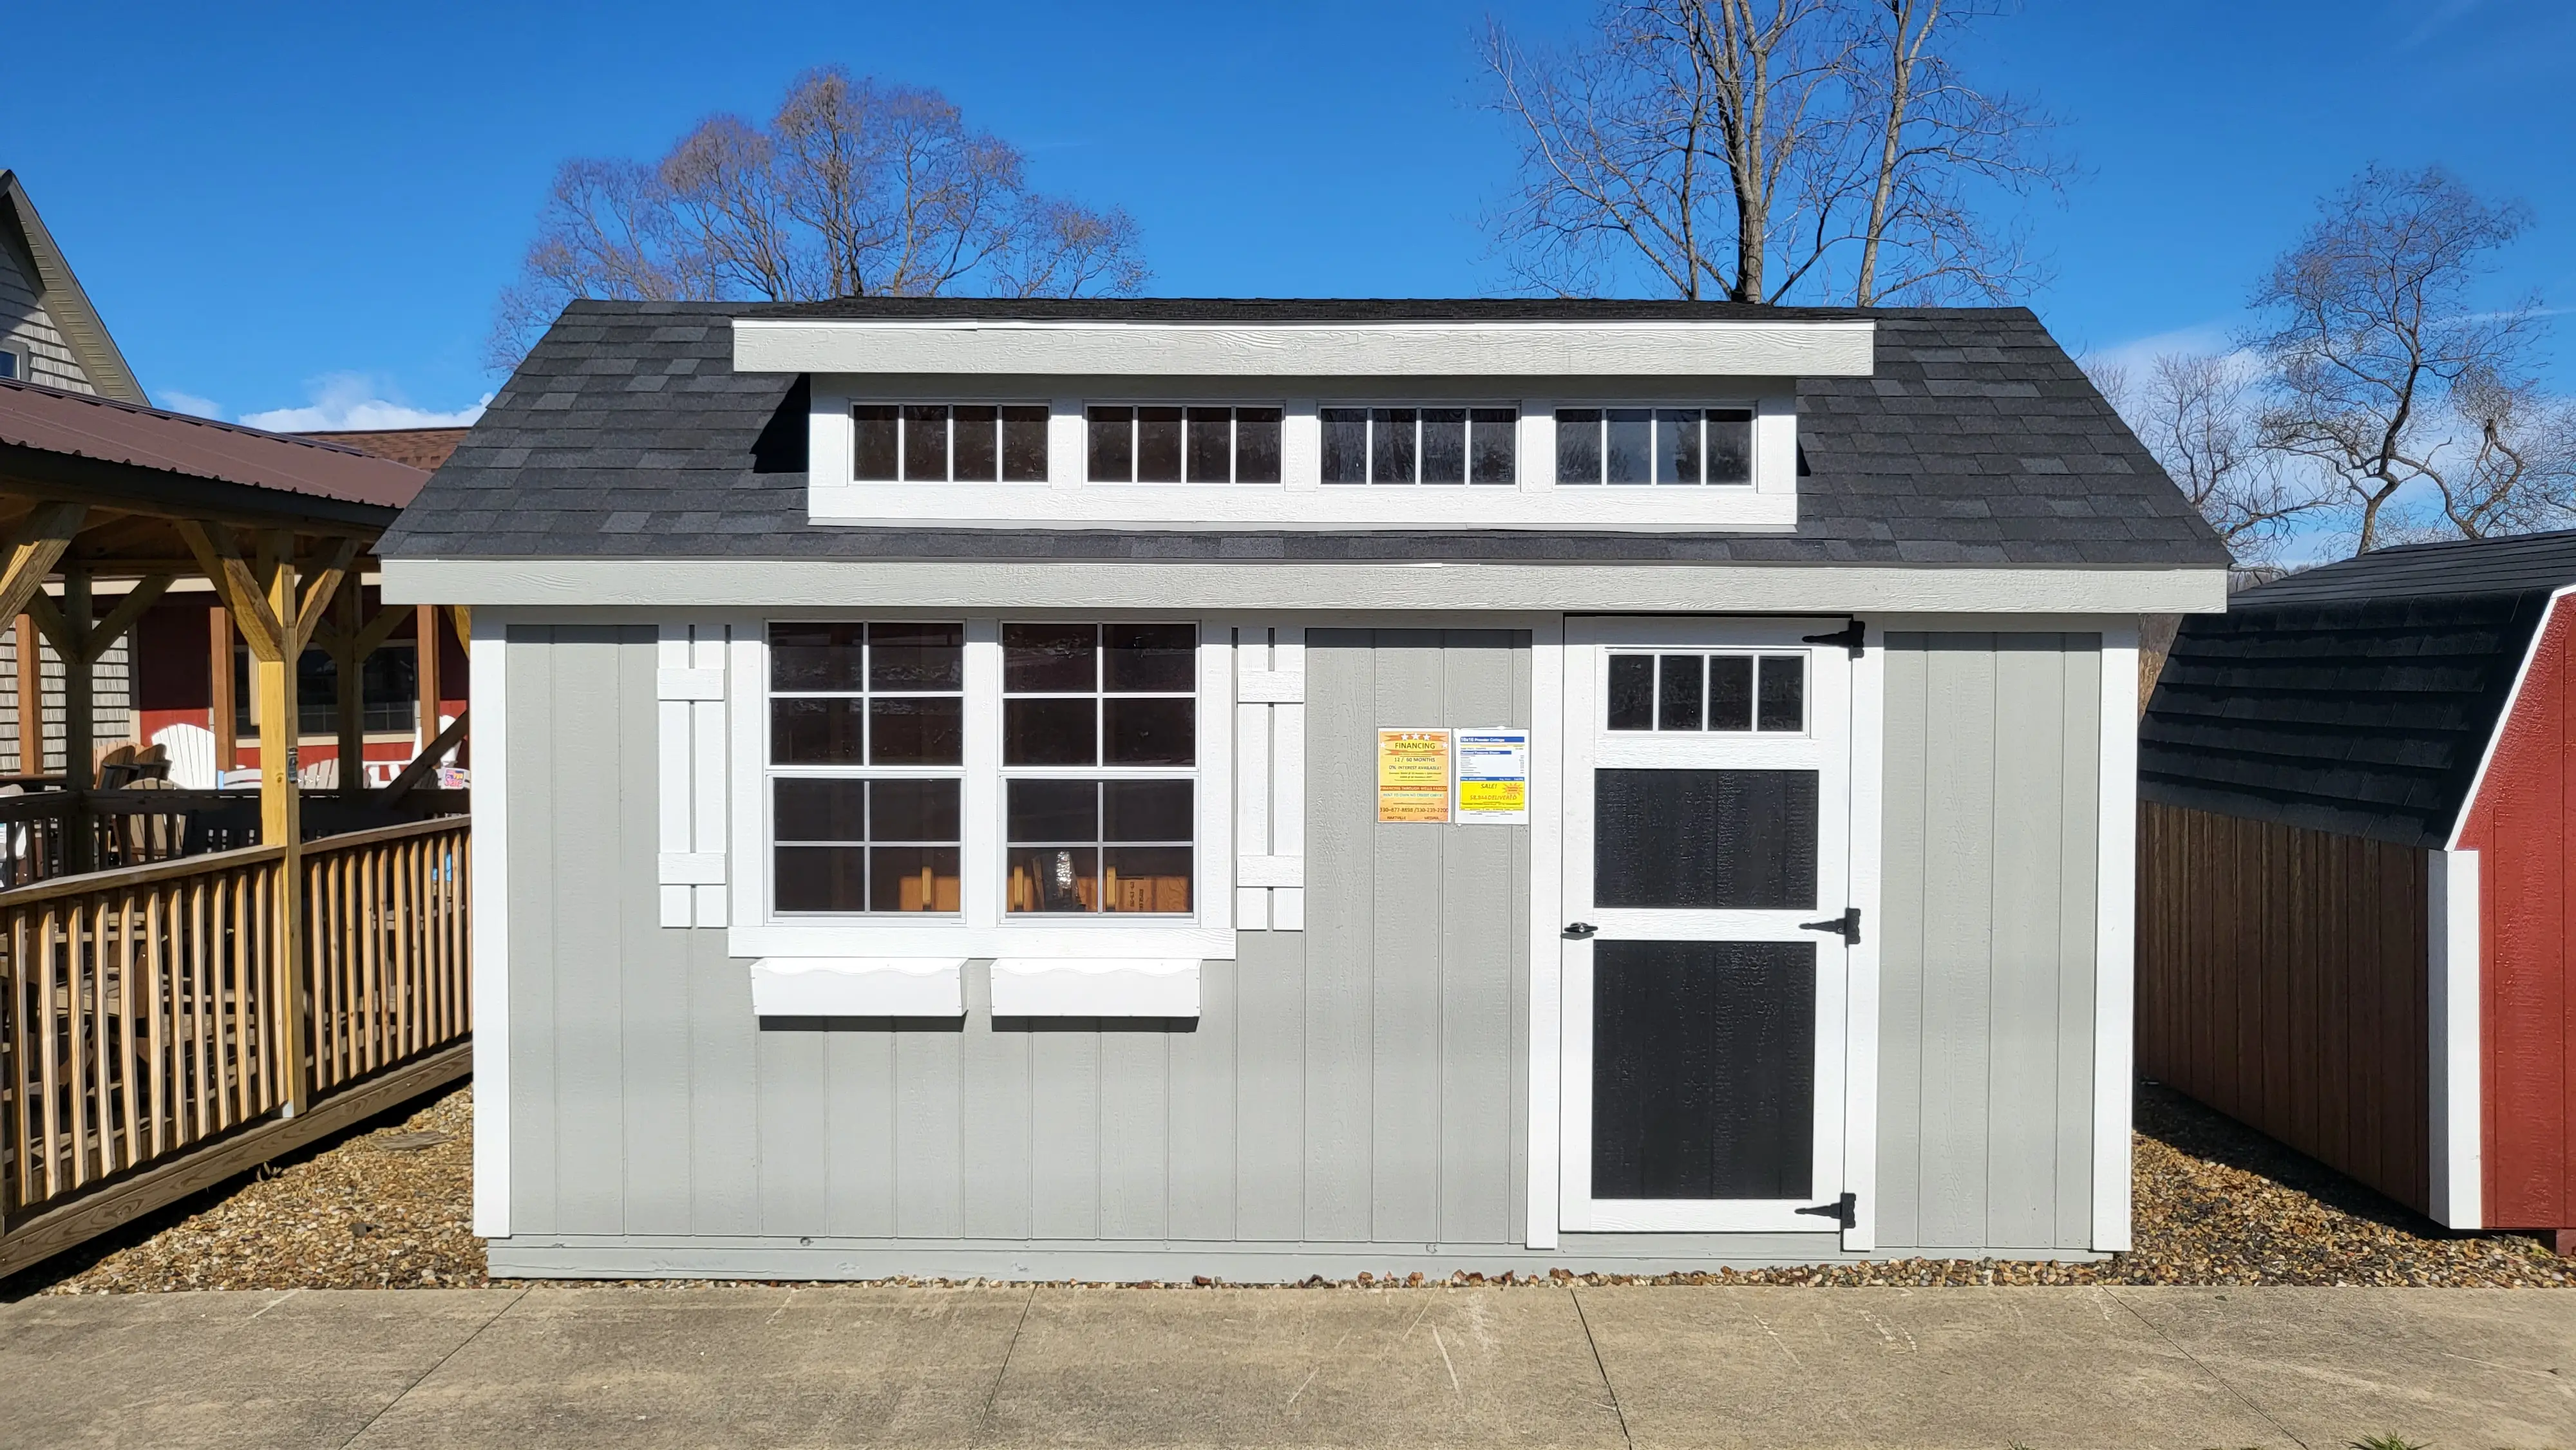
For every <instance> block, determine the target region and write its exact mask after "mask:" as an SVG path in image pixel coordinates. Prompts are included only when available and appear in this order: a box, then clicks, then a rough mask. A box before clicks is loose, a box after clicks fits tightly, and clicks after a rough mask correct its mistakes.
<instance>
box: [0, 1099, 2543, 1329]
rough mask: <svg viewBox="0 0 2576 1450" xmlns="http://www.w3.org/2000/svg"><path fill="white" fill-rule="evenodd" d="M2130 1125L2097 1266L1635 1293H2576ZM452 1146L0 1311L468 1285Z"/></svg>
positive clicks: (2245, 1155)
mask: <svg viewBox="0 0 2576 1450" xmlns="http://www.w3.org/2000/svg"><path fill="white" fill-rule="evenodd" d="M2138 1129H2139V1131H2138V1151H2137V1207H2136V1221H2135V1222H2136V1243H2137V1247H2136V1250H2135V1252H2132V1253H2128V1254H2123V1255H2120V1256H2119V1257H2117V1258H2114V1259H2112V1260H2111V1261H2109V1262H2107V1263H2100V1264H2020V1263H1999V1262H1996V1261H1993V1260H1974V1259H1905V1260H1896V1261H1890V1262H1883V1263H1872V1264H1862V1265H1832V1266H1823V1267H1817V1268H1803V1269H1763V1270H1754V1271H1736V1270H1722V1271H1719V1272H1717V1273H1711V1274H1682V1275H1672V1276H1668V1277H1665V1278H1661V1279H1656V1280H1652V1281H1651V1282H1658V1283H1711V1284H1715V1283H1731V1284H1825V1285H1852V1284H2360V1285H2369V1284H2391V1285H2474V1286H2484V1287H2522V1288H2542V1287H2555V1288H2576V1260H2568V1259H2561V1258H2559V1257H2557V1256H2556V1255H2554V1254H2552V1253H2550V1252H2549V1251H2548V1249H2547V1248H2545V1247H2544V1246H2543V1245H2542V1244H2541V1243H2540V1242H2539V1240H2537V1239H2535V1238H2533V1237H2532V1236H2530V1235H2527V1234H2508V1233H2496V1234H2453V1233H2449V1232H2446V1231H2445V1230H2443V1229H2441V1228H2439V1227H2437V1226H2435V1225H2434V1224H2432V1223H2430V1222H2428V1221H2426V1220H2425V1219H2423V1218H2421V1217H2419V1216H2417V1215H2416V1214H2414V1213H2413V1212H2411V1211H2409V1210H2407V1209H2405V1208H2401V1207H2399V1206H2398V1205H2396V1204H2394V1203H2392V1202H2390V1201H2388V1200H2387V1199H2385V1198H2382V1197H2380V1196H2379V1195H2378V1194H2376V1193H2373V1192H2372V1191H2370V1190H2369V1189H2367V1188H2364V1187H2362V1186H2361V1185H2359V1184H2357V1183H2354V1182H2353V1181H2352V1180H2350V1179H2348V1178H2345V1177H2343V1176H2342V1175H2340V1174H2337V1173H2335V1172H2334V1171H2332V1170H2331V1169H2328V1168H2326V1167H2324V1166H2323V1165H2321V1164H2318V1163H2317V1162H2315V1161H2314V1160H2312V1159H2308V1158H2304V1157H2301V1156H2300V1155H2299V1154H2296V1153H2293V1152H2291V1151H2290V1150H2289V1149H2287V1148H2284V1147H2282V1146H2281V1145H2279V1144H2278V1143H2275V1142H2273V1141H2272V1140H2270V1139H2268V1138H2265V1137H2263V1136H2261V1135H2260V1134H2257V1133H2255V1132H2253V1131H2251V1130H2249V1129H2247V1128H2244V1127H2242V1126H2240V1125H2238V1124H2236V1123H2234V1122H2231V1121H2229V1120H2228V1119H2226V1118H2223V1117H2220V1116H2219V1115H2217V1114H2216V1113H2213V1112H2210V1111H2209V1110H2208V1109H2206V1108H2202V1107H2200V1106H2199V1105H2197V1104H2195V1103H2192V1102H2190V1101H2189V1100H2187V1099H2185V1098H2182V1097H2180V1096H2178V1095H2176V1094H2174V1093H2172V1092H2169V1091H2167V1090H2165V1089H2163V1088H2161V1087H2156V1086H2153V1085H2146V1086H2142V1087H2141V1088H2140V1089H2139V1093H2138ZM472 1134H473V1093H472V1090H471V1089H470V1088H460V1089H458V1090H457V1091H455V1092H453V1093H450V1094H448V1095H447V1096H446V1097H443V1098H440V1099H438V1100H437V1101H436V1102H434V1103H431V1104H430V1105H428V1106H427V1107H424V1108H421V1109H419V1110H418V1111H416V1112H413V1113H411V1114H410V1115H409V1116H408V1117H404V1118H402V1119H400V1120H399V1121H396V1120H395V1118H394V1117H393V1116H392V1115H388V1116H387V1117H385V1118H381V1119H378V1120H377V1121H376V1122H374V1123H371V1124H366V1125H362V1126H361V1127H360V1128H358V1129H356V1130H354V1131H353V1132H351V1133H350V1134H348V1135H346V1136H343V1137H342V1138H340V1139H338V1140H337V1141H335V1142H331V1143H326V1144H321V1145H317V1146H316V1147H314V1148H311V1149H308V1150H306V1151H305V1152H303V1153H301V1154H299V1155H297V1156H296V1157H295V1158H292V1159H288V1160H284V1161H282V1162H280V1163H277V1164H272V1165H270V1167H269V1168H268V1169H266V1170H263V1171H262V1172H261V1173H260V1174H258V1175H255V1176H253V1177H251V1178H247V1179H243V1180H237V1181H236V1182H235V1183H233V1184H229V1185H225V1186H223V1187H221V1188H217V1189H214V1190H210V1191H209V1192H208V1193H206V1194H203V1195H200V1196H199V1197H198V1198H196V1199H193V1200H191V1201H189V1202H187V1203H183V1204H178V1205H174V1206H173V1207H171V1208H169V1209H166V1210H164V1211H163V1212H162V1213H160V1214H157V1215H154V1216H152V1217H151V1218H148V1219H145V1220H143V1221H141V1222H139V1223H137V1224H133V1225H129V1226H128V1227H127V1228H125V1229H123V1230H120V1231H119V1232H118V1233H116V1234H114V1235H111V1236H109V1237H108V1238H106V1239H102V1240H99V1241H96V1242H93V1243H91V1244H88V1245H85V1246H84V1247H83V1248H81V1249H79V1250H76V1251H74V1252H73V1253H70V1254H66V1255H64V1256H62V1257H61V1258H58V1259H56V1260H53V1261H52V1262H50V1263H48V1264H44V1265H40V1266H38V1267H37V1268H36V1269H34V1270H32V1271H30V1272H28V1273H25V1274H21V1275H19V1276H18V1277H17V1279H15V1280H13V1281H10V1282H7V1283H0V1298H16V1297H18V1296H20V1295H24V1294H31V1293H45V1294H115V1293H142V1292H157V1291H166V1290H174V1289H267V1288H278V1289H285V1288H311V1289H348V1288H379V1287H384V1288H415V1287H417V1288H431V1287H436V1288H453V1287H459V1286H467V1285H478V1284H482V1283H485V1282H486V1280H485V1277H484V1272H483V1246H482V1243H481V1241H479V1240H477V1239H476V1238H474V1237H473V1235H472V1234H470V1233H468V1232H467V1224H468V1205H469V1203H470V1200H471V1196H472V1187H473V1166H474V1165H473V1137H472ZM1559 1277H1563V1275H1562V1273H1561V1271H1560V1274H1559ZM1587 1281H1595V1280H1589V1279H1588V1280H1587ZM1598 1281H1609V1276H1603V1278H1602V1279H1601V1280H1598ZM1617 1281H1622V1282H1647V1281H1644V1280H1632V1279H1628V1278H1627V1276H1618V1277H1617ZM659 1282H660V1283H662V1284H664V1285H668V1284H669V1281H659ZM1354 1282H1355V1283H1375V1284H1386V1283H1399V1282H1404V1283H1420V1282H1422V1276H1421V1275H1419V1274H1405V1275H1402V1276H1401V1277H1399V1274H1395V1273H1390V1274H1387V1275H1384V1276H1382V1277H1381V1276H1378V1275H1364V1276H1362V1277H1361V1278H1360V1279H1359V1280H1357V1281H1354Z"/></svg>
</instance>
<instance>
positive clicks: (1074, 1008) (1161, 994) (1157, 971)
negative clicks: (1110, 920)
mask: <svg viewBox="0 0 2576 1450" xmlns="http://www.w3.org/2000/svg"><path fill="white" fill-rule="evenodd" d="M993 1015H994V1016H996V1017H1196V1016H1198V1015H1199V962H1198V959H1197V958H1195V957H1111V958H1096V959H1092V960H1077V959H1068V958H1064V957H996V958H994V959H993Z"/></svg>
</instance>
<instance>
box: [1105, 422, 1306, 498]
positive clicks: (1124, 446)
mask: <svg viewBox="0 0 2576 1450" xmlns="http://www.w3.org/2000/svg"><path fill="white" fill-rule="evenodd" d="M1279 417H1280V410H1279V409H1277V408H1275V407H1274V408H1230V407H1183V406H1181V405H1178V404H1147V405H1142V406H1136V407H1127V406H1123V405H1122V406H1111V407H1096V408H1093V409H1091V410H1090V411H1089V433H1090V449H1089V452H1090V469H1089V478H1090V481H1091V482H1093V483H1277V482H1278V481H1279Z"/></svg>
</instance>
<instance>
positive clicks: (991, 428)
mask: <svg viewBox="0 0 2576 1450" xmlns="http://www.w3.org/2000/svg"><path fill="white" fill-rule="evenodd" d="M850 417H851V421H852V423H853V425H854V430H853V433H852V436H851V444H852V449H851V454H850V461H851V476H852V477H853V478H854V479H856V480H857V481H859V482H863V483H864V482H875V483H893V482H905V483H1044V482H1046V477H1047V409H1046V405H1045V404H1043V403H1001V404H994V403H901V404H895V403H862V404H860V405H858V406H857V407H855V408H852V409H851V410H850Z"/></svg>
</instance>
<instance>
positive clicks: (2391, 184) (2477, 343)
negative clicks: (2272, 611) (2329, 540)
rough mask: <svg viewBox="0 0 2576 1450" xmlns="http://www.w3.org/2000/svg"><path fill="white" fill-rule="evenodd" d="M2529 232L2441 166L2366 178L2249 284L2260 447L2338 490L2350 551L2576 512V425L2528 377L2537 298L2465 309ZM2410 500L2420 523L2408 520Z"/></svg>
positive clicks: (2507, 209)
mask: <svg viewBox="0 0 2576 1450" xmlns="http://www.w3.org/2000/svg"><path fill="white" fill-rule="evenodd" d="M2526 220H2527V213H2526V212H2525V211H2524V209H2523V208H2522V207H2520V206H2519V205H2515V204H2498V203H2491V202H2488V201H2485V200H2482V199H2481V198H2479V197H2478V196H2477V195H2476V194H2475V193H2473V192H2471V191H2470V190H2469V189H2468V187H2467V186H2465V185H2464V184H2462V183H2461V182H2460V180H2459V179H2458V178H2457V177H2454V176H2452V175H2451V174H2450V173H2449V172H2447V171H2445V170H2443V169H2441V168H2440V167H2427V168H2425V169H2424V170H2421V171H2396V170H2391V169H2388V168H2385V167H2379V166H2373V167H2371V168H2369V169H2368V170H2366V171H2364V172H2363V173H2362V174H2361V175H2360V176H2359V177H2358V178H2356V179H2355V180H2354V181H2353V182H2352V183H2351V184H2350V185H2348V186H2346V187H2344V188H2343V189H2342V190H2340V191H2338V192H2336V193H2334V194H2333V195H2331V196H2329V197H2327V198H2325V199H2324V201H2323V202H2322V203H2321V205H2320V207H2319V216H2318V219H2317V221H2316V223H2315V224H2314V225H2312V226H2311V227H2310V228H2309V229H2308V231H2307V234H2306V235H2305V236H2303V237H2302V238H2300V240H2299V242H2298V244H2297V245H2296V246H2293V247H2292V248H2291V249H2290V250H2289V251H2287V252H2285V253H2283V254H2282V255H2281V257H2280V259H2279V260H2278V261H2277V262H2275V263H2274V264H2273V267H2272V271H2271V273H2270V275H2269V276H2267V277H2266V278H2265V279H2264V280H2263V282H2262V284H2261V285H2260V286H2259V287H2257V288H2256V290H2255V295H2254V305H2255V306H2256V308H2257V309H2258V310H2259V311H2260V312H2261V314H2262V315H2263V326H2262V330H2260V331H2259V332H2257V333H2256V334H2255V335H2254V336H2253V337H2252V338H2251V339H2250V341H2251V343H2252V345H2253V346H2254V347H2255V348H2257V349H2258V350H2259V351H2260V352H2261V354H2262V355H2263V357H2264V359H2265V361H2266V362H2267V363H2268V365H2269V366H2270V368H2271V371H2272V379H2271V382H2270V392H2271V398H2270V403H2269V406H2268V407H2266V408H2265V409H2264V410H2263V413H2262V426H2261V441H2262V444H2263V446H2264V447H2266V448H2269V449H2272V450H2275V451H2277V452H2279V453H2281V454H2283V455H2285V456H2288V457H2291V458H2296V459H2300V460H2304V461H2306V462H2307V463H2308V464H2310V465H2312V466H2314V467H2316V468H2318V469H2320V470H2322V471H2323V472H2324V474H2325V475H2326V476H2327V477H2328V478H2329V479H2331V480H2332V481H2333V482H2334V484H2335V485H2336V493H2337V495H2338V499H2339V504H2340V507H2341V508H2342V510H2343V512H2344V513H2345V514H2346V515H2347V516H2348V518H2349V519H2350V521H2351V523H2352V525H2353V528H2354V535H2355V544H2356V548H2355V552H2356V553H2359V552H2366V551H2368V550H2370V549H2373V548H2376V547H2378V546H2379V545H2380V544H2382V543H2386V542H2389V541H2390V540H2391V538H2392V537H2409V536H2414V535H2416V534H2420V533H2424V532H2428V531H2429V532H2435V533H2438V532H2443V531H2445V526H2447V531H2449V532H2456V533H2457V534H2459V535H2460V536H2462V537H2467V538H2482V537H2486V536H2488V535H2490V534H2495V533H2506V532H2513V531H2517V530H2522V529H2530V528H2537V527H2543V526H2546V525H2550V524H2556V523H2561V522H2564V521H2566V520H2568V519H2569V518H2571V517H2576V415H2572V414H2571V412H2570V410H2569V409H2568V408H2567V407H2566V406H2565V405H2564V404H2561V403H2553V402H2551V401H2550V400H2548V399H2547V398H2545V397H2544V396H2543V395H2542V394H2541V393H2540V391H2539V388H2538V384H2537V382H2536V381H2535V379H2534V377H2533V369H2534V367H2535V366H2536V363H2537V344H2538V321H2539V318H2540V315H2541V314H2540V308H2539V304H2538V302H2537V301H2536V300H2525V301H2523V302H2521V303H2518V304H2516V305H2513V306H2510V307H2506V308H2503V309H2501V310H2497V309H2488V310H2477V309H2474V308H2473V307H2472V306H2471V303H2470V297H2469V293H2470V289H2471V287H2472V285H2473V284H2474V283H2475V282H2476V281H2477V280H2478V279H2479V278H2480V277H2482V276H2483V275H2484V274H2485V273H2486V272H2487V271H2488V270H2489V268H2490V267H2491V265H2492V258H2493V256H2494V254H2495V252H2496V251H2497V250H2499V249H2500V248H2502V247H2504V246H2505V245H2506V244H2508V243H2510V242H2511V241H2512V240H2513V239H2514V238H2515V237H2516V236H2517V235H2519V234H2520V232H2521V230H2522V228H2523V226H2524V224H2525V222H2526ZM2410 489H2414V490H2417V492H2418V494H2419V495H2429V497H2430V499H2431V500H2432V501H2433V504H2434V511H2433V515H2432V516H2431V517H2418V516H2417V515H2416V514H2414V513H2413V512H2410V510H2411V508H2412V505H2410V504H2409V502H2408V501H2407V499H2406V498H2405V497H2401V495H2404V494H2406V492H2407V491H2408V490H2410Z"/></svg>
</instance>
